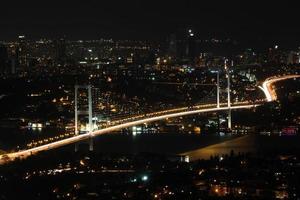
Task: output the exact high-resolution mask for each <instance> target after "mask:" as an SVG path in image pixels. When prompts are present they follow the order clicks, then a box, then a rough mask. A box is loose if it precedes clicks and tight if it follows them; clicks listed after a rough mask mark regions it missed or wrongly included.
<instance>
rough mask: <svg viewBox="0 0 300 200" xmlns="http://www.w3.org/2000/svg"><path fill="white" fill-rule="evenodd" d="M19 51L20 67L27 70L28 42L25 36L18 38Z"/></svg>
mask: <svg viewBox="0 0 300 200" xmlns="http://www.w3.org/2000/svg"><path fill="white" fill-rule="evenodd" d="M18 43H19V45H18V49H17V55H18V62H19V65H20V66H22V67H23V68H25V67H26V66H27V53H28V52H27V42H26V37H25V36H24V35H20V36H19V37H18Z"/></svg>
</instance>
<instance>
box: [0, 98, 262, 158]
mask: <svg viewBox="0 0 300 200" xmlns="http://www.w3.org/2000/svg"><path fill="white" fill-rule="evenodd" d="M221 105H222V104H221ZM258 105H259V104H251V103H249V102H240V103H237V104H234V105H232V106H231V107H230V109H233V110H237V109H250V108H254V107H256V106H258ZM193 109H194V110H189V108H186V107H185V108H178V109H172V110H167V111H160V112H156V113H150V114H146V115H143V116H144V117H131V118H129V119H130V120H131V119H132V121H130V120H128V119H126V121H127V122H123V121H122V120H120V121H119V123H120V124H117V125H112V126H110V127H107V128H103V129H101V130H96V131H94V132H92V133H85V134H81V135H76V136H73V137H70V138H66V139H63V140H60V141H56V142H52V143H49V144H45V145H42V146H38V147H34V148H31V149H27V150H21V151H18V152H14V153H9V154H5V155H1V156H0V164H3V163H5V162H7V161H12V160H14V159H16V158H26V157H28V156H30V155H34V154H36V153H39V152H42V151H47V150H50V149H55V148H58V147H61V146H65V145H69V144H72V143H76V142H79V141H82V140H87V139H89V138H90V137H95V136H99V135H103V134H106V133H109V132H113V131H117V130H121V129H124V128H128V127H131V126H136V125H140V124H145V123H150V122H154V121H159V120H163V119H167V118H174V117H179V116H186V115H193V114H198V113H206V112H216V111H223V110H228V109H229V108H228V107H227V106H224V107H220V108H216V104H208V105H201V106H195V107H194V108H193ZM114 123H115V124H116V122H114Z"/></svg>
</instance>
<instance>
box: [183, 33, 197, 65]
mask: <svg viewBox="0 0 300 200" xmlns="http://www.w3.org/2000/svg"><path fill="white" fill-rule="evenodd" d="M185 55H186V57H187V58H188V59H189V60H190V62H191V63H193V62H194V59H195V57H196V39H195V33H194V31H193V30H192V29H189V30H188V33H187V38H186V48H185Z"/></svg>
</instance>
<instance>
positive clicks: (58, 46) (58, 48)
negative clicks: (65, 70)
mask: <svg viewBox="0 0 300 200" xmlns="http://www.w3.org/2000/svg"><path fill="white" fill-rule="evenodd" d="M66 60H67V45H66V40H65V38H60V39H59V40H56V41H55V63H56V64H57V65H64V64H65V63H66Z"/></svg>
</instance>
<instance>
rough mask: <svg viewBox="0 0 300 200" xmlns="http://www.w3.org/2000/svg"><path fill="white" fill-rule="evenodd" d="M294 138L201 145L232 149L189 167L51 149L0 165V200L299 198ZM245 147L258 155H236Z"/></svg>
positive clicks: (174, 159) (299, 158)
mask: <svg viewBox="0 0 300 200" xmlns="http://www.w3.org/2000/svg"><path fill="white" fill-rule="evenodd" d="M297 140H298V137H291V138H284V137H252V136H251V137H249V136H246V137H243V138H238V139H234V140H231V141H227V142H226V141H225V144H227V145H224V142H220V144H217V145H212V146H208V147H206V148H212V147H220V146H222V147H223V148H225V147H226V148H225V149H230V148H232V149H233V150H230V151H229V152H228V154H226V155H225V154H223V153H224V151H220V152H219V155H218V156H210V158H209V159H207V160H197V161H193V162H186V161H187V160H185V159H184V157H180V156H171V155H170V156H166V155H160V154H157V153H136V154H127V153H126V154H122V153H120V152H119V153H116V152H115V153H114V154H108V153H101V152H97V153H96V152H94V153H89V152H85V153H83V152H80V153H72V151H63V150H62V151H50V152H47V153H43V154H40V155H38V156H35V157H31V158H29V159H27V160H24V161H17V162H14V163H11V164H9V165H6V166H1V167H0V173H1V174H0V188H1V190H0V199H32V200H34V199H275V198H278V199H298V198H300V196H299V195H300V154H299V152H300V151H299V149H298V148H299V147H298V148H297V147H296V146H295V145H296V144H297ZM234 141H236V142H234ZM250 141H253V143H252V144H251V143H250ZM280 141H281V143H282V144H281V145H280V144H279V143H280ZM288 141H290V142H288ZM234 144H235V145H234ZM242 144H247V145H246V146H244V147H249V148H245V150H246V149H248V150H250V149H251V148H252V149H253V148H254V147H255V148H254V149H256V151H252V153H241V152H240V153H239V152H238V151H237V150H241V147H242ZM253 144H255V145H256V146H255V145H254V146H253ZM268 145H270V146H269V147H268ZM276 145H277V146H276ZM292 146H294V147H292ZM234 147H235V148H234ZM250 147H251V148H250ZM287 147H290V148H287ZM203 149H205V148H203ZM215 149H216V148H215ZM221 149H222V148H221ZM280 149H281V150H280ZM262 150H263V152H262ZM197 151H201V150H197ZM215 155H216V154H215Z"/></svg>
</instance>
